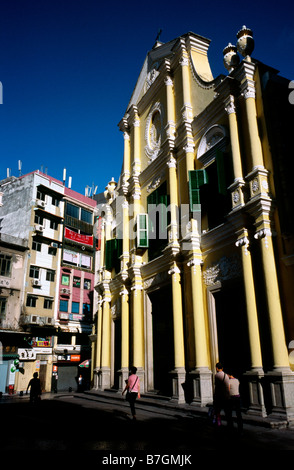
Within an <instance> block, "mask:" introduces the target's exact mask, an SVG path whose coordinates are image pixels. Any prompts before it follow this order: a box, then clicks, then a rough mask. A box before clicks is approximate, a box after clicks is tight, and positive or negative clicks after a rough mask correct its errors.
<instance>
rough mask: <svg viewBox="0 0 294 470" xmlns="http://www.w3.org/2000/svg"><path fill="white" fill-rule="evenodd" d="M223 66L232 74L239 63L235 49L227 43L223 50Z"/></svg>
mask: <svg viewBox="0 0 294 470" xmlns="http://www.w3.org/2000/svg"><path fill="white" fill-rule="evenodd" d="M223 54H224V66H225V67H226V69H227V70H228V71H229V72H232V70H234V68H235V67H237V65H238V64H239V62H240V57H239V56H238V54H237V47H236V46H234V45H233V44H231V43H229V44H228V45H227V46H226V47H225V48H224V50H223Z"/></svg>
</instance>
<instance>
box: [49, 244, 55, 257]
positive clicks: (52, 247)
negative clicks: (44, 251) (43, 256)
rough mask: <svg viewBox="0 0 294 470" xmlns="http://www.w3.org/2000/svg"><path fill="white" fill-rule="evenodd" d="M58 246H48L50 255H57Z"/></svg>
mask: <svg viewBox="0 0 294 470" xmlns="http://www.w3.org/2000/svg"><path fill="white" fill-rule="evenodd" d="M56 252H57V248H55V246H48V255H52V256H56Z"/></svg>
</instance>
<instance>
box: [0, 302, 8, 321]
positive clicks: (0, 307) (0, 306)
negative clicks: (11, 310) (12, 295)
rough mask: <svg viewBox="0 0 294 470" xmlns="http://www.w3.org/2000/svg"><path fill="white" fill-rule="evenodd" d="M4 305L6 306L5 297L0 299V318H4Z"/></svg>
mask: <svg viewBox="0 0 294 470" xmlns="http://www.w3.org/2000/svg"><path fill="white" fill-rule="evenodd" d="M6 305H7V298H6V297H0V318H4V317H5V314H6Z"/></svg>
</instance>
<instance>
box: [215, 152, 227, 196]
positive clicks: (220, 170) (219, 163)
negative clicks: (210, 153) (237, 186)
mask: <svg viewBox="0 0 294 470" xmlns="http://www.w3.org/2000/svg"><path fill="white" fill-rule="evenodd" d="M215 160H216V168H217V178H218V192H219V193H220V194H223V195H226V194H227V183H226V171H225V159H224V153H223V152H221V151H220V150H217V151H216V155H215Z"/></svg>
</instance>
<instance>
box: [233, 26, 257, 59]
mask: <svg viewBox="0 0 294 470" xmlns="http://www.w3.org/2000/svg"><path fill="white" fill-rule="evenodd" d="M237 49H238V51H239V52H240V54H242V56H243V57H245V58H246V60H248V61H250V60H251V59H250V55H251V54H252V52H253V49H254V39H253V32H252V30H251V29H250V28H247V27H246V26H243V28H242V29H240V31H238V33H237Z"/></svg>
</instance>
